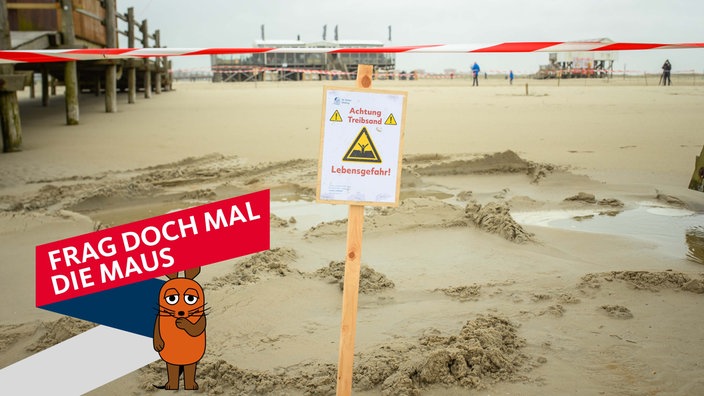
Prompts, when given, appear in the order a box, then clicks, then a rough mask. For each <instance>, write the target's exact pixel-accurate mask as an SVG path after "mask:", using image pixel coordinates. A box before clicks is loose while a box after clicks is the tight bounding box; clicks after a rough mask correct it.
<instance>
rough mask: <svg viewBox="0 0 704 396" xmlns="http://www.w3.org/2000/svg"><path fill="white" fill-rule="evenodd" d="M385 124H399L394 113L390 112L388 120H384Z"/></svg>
mask: <svg viewBox="0 0 704 396" xmlns="http://www.w3.org/2000/svg"><path fill="white" fill-rule="evenodd" d="M384 125H397V124H396V119H395V118H394V115H393V114H389V116H388V117H387V118H386V121H384Z"/></svg>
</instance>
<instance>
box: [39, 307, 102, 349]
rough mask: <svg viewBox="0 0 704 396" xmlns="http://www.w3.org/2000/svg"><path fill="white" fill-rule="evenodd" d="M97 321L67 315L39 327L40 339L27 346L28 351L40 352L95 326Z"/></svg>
mask: <svg viewBox="0 0 704 396" xmlns="http://www.w3.org/2000/svg"><path fill="white" fill-rule="evenodd" d="M95 326H96V325H95V323H91V322H86V321H84V320H80V319H76V318H71V317H68V316H65V317H63V318H61V319H58V320H55V321H53V322H43V323H42V324H41V325H39V327H38V329H37V330H38V331H39V332H41V336H39V339H38V340H37V341H35V342H34V343H32V344H31V345H29V346H28V347H27V351H28V352H39V351H42V350H44V349H46V348H49V347H51V346H54V345H56V344H58V343H60V342H62V341H65V340H68V339H69V338H71V337H73V336H75V335H77V334H80V333H83V332H84V331H86V330H89V329H92V328H93V327H95Z"/></svg>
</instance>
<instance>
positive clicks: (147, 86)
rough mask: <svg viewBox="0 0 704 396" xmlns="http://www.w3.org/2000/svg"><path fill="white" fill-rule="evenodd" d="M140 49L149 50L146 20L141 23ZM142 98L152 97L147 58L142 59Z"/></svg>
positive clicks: (150, 73)
mask: <svg viewBox="0 0 704 396" xmlns="http://www.w3.org/2000/svg"><path fill="white" fill-rule="evenodd" d="M142 48H149V27H148V25H147V20H146V19H145V20H143V21H142ZM144 97H145V98H146V99H149V98H151V97H152V72H151V70H149V58H144Z"/></svg>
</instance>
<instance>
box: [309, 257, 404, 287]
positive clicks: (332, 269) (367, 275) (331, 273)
mask: <svg viewBox="0 0 704 396" xmlns="http://www.w3.org/2000/svg"><path fill="white" fill-rule="evenodd" d="M314 275H315V276H317V277H320V278H323V279H330V280H331V281H332V282H338V283H339V285H340V290H342V289H343V286H344V278H345V262H344V261H331V262H330V264H328V266H327V267H323V268H320V269H318V270H317V271H315V273H314ZM394 286H395V285H394V282H392V281H391V280H389V278H387V277H386V275H384V274H382V273H380V272H377V271H375V270H374V269H373V268H371V267H369V266H367V265H365V264H362V265H361V267H360V273H359V292H360V293H363V294H369V293H375V292H378V291H382V290H386V289H392V288H394Z"/></svg>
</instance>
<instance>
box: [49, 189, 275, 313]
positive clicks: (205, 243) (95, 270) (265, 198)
mask: <svg viewBox="0 0 704 396" xmlns="http://www.w3.org/2000/svg"><path fill="white" fill-rule="evenodd" d="M269 213H270V208H269V190H263V191H259V192H256V193H252V194H247V195H242V196H239V197H235V198H229V199H225V200H222V201H217V202H213V203H210V204H206V205H202V206H197V207H194V208H189V209H183V210H179V211H176V212H172V213H168V214H165V215H161V216H157V217H152V218H149V219H145V220H140V221H137V222H134V223H129V224H124V225H121V226H117V227H113V228H107V229H104V230H100V231H96V232H92V233H88V234H84V235H80V236H76V237H72V238H68V239H63V240H60V241H56V242H52V243H47V244H44V245H39V246H37V248H36V305H37V306H38V307H39V306H43V305H46V304H51V303H55V302H59V301H63V300H67V299H71V298H75V297H80V296H84V295H87V294H91V293H96V292H100V291H103V290H107V289H112V288H115V287H119V286H124V285H127V284H130V283H135V282H139V281H143V280H147V279H151V278H155V277H158V276H162V275H165V274H170V273H174V272H178V271H184V270H186V269H189V268H194V267H201V266H204V265H208V264H212V263H216V262H219V261H223V260H228V259H231V258H235V257H239V256H244V255H247V254H252V253H256V252H260V251H263V250H268V249H269V243H270V230H269Z"/></svg>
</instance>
